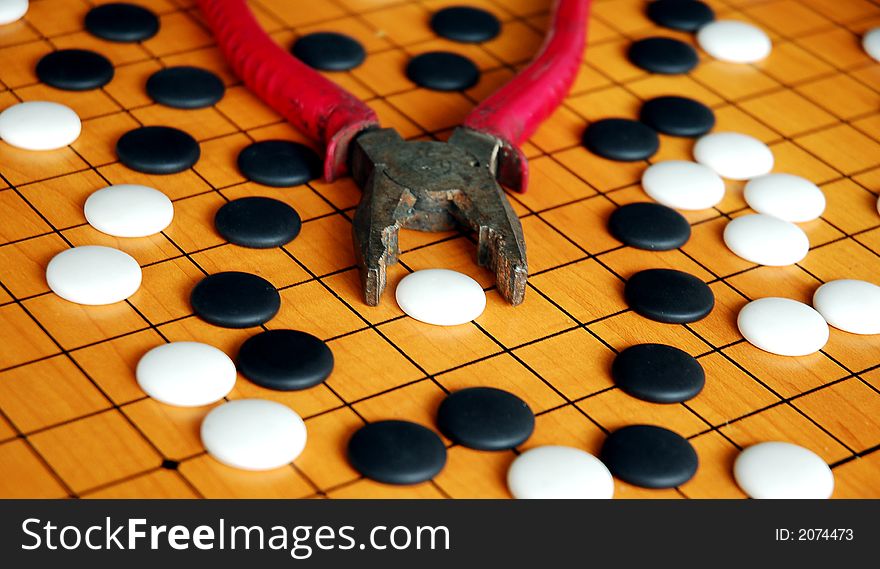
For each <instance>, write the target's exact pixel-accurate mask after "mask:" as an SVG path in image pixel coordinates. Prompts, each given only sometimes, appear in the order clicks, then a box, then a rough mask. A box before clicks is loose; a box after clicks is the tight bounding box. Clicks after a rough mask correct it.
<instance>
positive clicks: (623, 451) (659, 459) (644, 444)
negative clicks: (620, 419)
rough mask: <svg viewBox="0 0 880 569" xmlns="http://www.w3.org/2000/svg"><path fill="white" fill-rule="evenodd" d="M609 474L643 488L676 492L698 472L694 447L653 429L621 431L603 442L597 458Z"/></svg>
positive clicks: (663, 431)
mask: <svg viewBox="0 0 880 569" xmlns="http://www.w3.org/2000/svg"><path fill="white" fill-rule="evenodd" d="M600 457H601V459H602V462H604V463H605V466H607V467H608V470H610V471H611V474H613V475H614V476H616V477H617V478H620V479H621V480H623V481H624V482H628V483H630V484H634V485H636V486H641V487H643V488H675V487H676V486H681V485H682V484H684V483H685V482H687V481H688V480H690V479H691V478H693V476H694V474H696V472H697V467H698V466H699V460H698V459H697V453H696V451H694V447H692V446H691V444H690V443H689V442H688V441H687V439H685V438H683V437H682V436H681V435H679V434H677V433H674V432H672V431H670V430H668V429H664V428H662V427H655V426H653V425H631V426H628V427H623V428H620V429H618V430H616V431H614V432H613V433H611V434H610V435H608V438H606V439H605V443H604V444H603V445H602V452H601V454H600Z"/></svg>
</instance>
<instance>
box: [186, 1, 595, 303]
mask: <svg viewBox="0 0 880 569" xmlns="http://www.w3.org/2000/svg"><path fill="white" fill-rule="evenodd" d="M197 1H198V4H199V7H200V8H201V11H202V13H203V15H204V17H205V21H206V22H207V24H208V26H209V27H210V28H211V30H212V31H213V32H214V35H215V37H216V39H217V43H218V45H219V46H220V49H221V50H222V51H223V53H224V55H225V57H226V60H227V61H228V63H229V64H230V66H231V67H232V68H233V70H234V71H235V72H236V73H237V74H238V76H239V77H241V78H242V80H243V81H244V83H245V84H246V85H247V86H248V87H249V88H250V89H251V90H252V91H253V92H254V93H256V94H257V96H259V97H260V98H261V99H262V100H263V101H264V102H266V103H267V104H268V105H269V106H271V107H272V108H273V109H275V110H276V111H277V112H279V113H280V114H281V115H282V116H283V117H285V118H286V119H287V120H288V121H290V122H291V123H293V124H294V126H296V127H297V128H298V129H300V130H301V131H303V132H305V133H306V134H308V135H310V136H311V137H312V138H314V139H316V140H320V141H322V142H323V143H324V144H325V146H326V154H325V160H324V178H325V179H326V180H327V181H333V180H335V179H337V178H339V177H341V176H344V175H345V174H346V173H348V172H349V171H350V172H351V174H352V176H353V177H354V179H355V181H356V182H357V183H358V184H359V185H360V187H361V188H362V190H363V196H362V198H361V201H360V204H359V205H358V207H357V209H356V211H355V215H354V223H353V240H354V246H355V254H356V258H357V261H358V265H359V268H360V274H361V281H362V285H363V291H364V299H365V301H366V303H367V304H369V305H372V306H375V305H377V304H379V301H380V299H381V295H382V291H383V290H384V289H385V284H386V267H387V266H388V265H390V264H393V263H396V262H397V256H398V253H399V249H398V241H397V234H398V230H399V229H400V228H401V227H403V228H408V229H417V230H420V231H444V230H449V229H452V228H454V227H456V226H457V225H462V226H464V227H467V228H469V229H471V230H473V231H474V232H476V235H477V239H478V245H477V262H478V263H479V264H480V265H481V266H485V267H488V268H489V269H491V270H493V271H494V272H495V277H496V282H497V286H498V290H499V292H500V293H501V295H502V296H503V297H504V298H505V299H506V300H507V301H508V302H510V303H511V304H514V305H516V304H519V303H521V302H522V301H523V298H524V296H525V289H526V280H527V278H528V264H527V262H526V245H525V238H524V237H523V230H522V225H521V224H520V221H519V218H518V217H517V215H516V214H515V213H514V211H513V209H512V208H511V206H510V203H509V202H508V201H507V198H506V196H505V195H504V191H503V190H502V188H501V185H500V184H503V185H505V186H507V187H510V188H512V189H514V190H516V191H520V192H522V191H525V189H526V186H527V184H528V161H527V160H526V157H525V155H524V154H523V153H522V151H521V150H520V149H519V147H518V145H519V144H520V143H522V142H524V141H525V140H526V139H528V137H529V136H531V135H532V133H533V132H534V131H535V130H536V129H537V128H538V126H539V125H540V123H541V122H542V121H543V120H544V119H545V118H547V116H549V115H550V114H551V113H552V112H553V110H554V109H555V108H556V107H557V106H559V104H560V103H561V102H562V100H563V98H564V97H565V95H566V94H567V92H568V90H569V88H570V87H571V84H572V82H573V81H574V77H575V75H576V74H577V71H578V68H579V66H580V62H581V57H582V55H583V51H584V46H585V42H586V34H587V19H588V14H589V7H590V0H557V1H556V4H555V9H554V14H553V21H552V26H551V28H550V31H549V32H548V34H547V37H546V38H545V41H544V44H543V46H542V47H541V49H540V51H539V52H538V53H537V55H536V56H535V58H534V59H533V60H532V62H531V63H530V64H529V65H528V66H526V67H525V68H524V69H523V70H522V71H520V72H519V74H518V75H517V76H516V77H514V78H513V79H512V80H511V81H510V82H508V83H507V84H506V85H504V86H503V87H502V88H501V89H499V90H498V91H496V92H495V93H494V94H493V95H491V96H490V97H488V98H487V99H486V100H484V101H483V102H482V103H480V104H479V105H478V106H477V107H476V108H475V109H474V110H473V111H472V112H471V113H470V114H469V115H468V116H467V118H466V119H465V120H464V122H463V124H462V125H461V126H459V127H458V128H456V129H455V131H454V132H453V134H452V136H451V137H450V138H449V141H448V142H437V141H416V142H408V141H405V140H404V139H403V138H401V136H400V135H399V134H397V132H395V131H394V130H393V129H386V128H381V127H380V126H379V120H378V118H377V116H376V113H375V112H374V111H373V110H372V109H370V108H369V107H368V106H367V105H366V104H364V103H363V102H361V101H360V100H358V99H357V98H356V97H354V96H353V95H351V94H350V93H348V92H347V91H345V90H344V89H342V88H341V87H339V86H338V85H336V84H335V83H333V82H332V81H330V80H328V79H326V78H325V77H323V76H322V75H321V74H319V73H318V72H316V71H314V70H313V69H312V68H310V67H308V66H307V65H305V64H304V63H302V62H301V61H299V60H298V59H296V58H295V57H293V56H292V55H290V54H289V53H287V52H286V51H284V50H283V49H282V48H281V47H279V46H278V45H277V44H276V43H275V42H274V41H272V39H271V38H269V36H268V35H267V34H266V33H265V32H264V31H263V30H262V29H261V27H260V25H259V24H258V23H257V21H256V19H255V18H254V16H253V14H252V13H251V11H250V10H249V9H248V7H247V4H246V2H245V0H197Z"/></svg>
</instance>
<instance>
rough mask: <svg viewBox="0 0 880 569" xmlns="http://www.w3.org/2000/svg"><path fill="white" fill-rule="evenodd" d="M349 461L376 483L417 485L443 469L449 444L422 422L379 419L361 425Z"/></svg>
mask: <svg viewBox="0 0 880 569" xmlns="http://www.w3.org/2000/svg"><path fill="white" fill-rule="evenodd" d="M348 461H349V463H350V464H351V466H352V467H353V468H354V469H355V470H357V471H358V472H360V473H361V474H363V475H364V476H366V477H367V478H369V479H371V480H376V481H377V482H383V483H385V484H418V483H419V482H425V481H427V480H430V479H432V478H434V476H436V475H437V474H438V473H439V472H440V471H441V470H443V466H445V464H446V447H445V446H443V441H442V440H440V437H439V436H437V434H436V433H435V432H434V431H432V430H430V429H428V428H426V427H423V426H422V425H418V424H416V423H410V422H409V421H396V420H392V421H379V422H377V423H370V424H369V425H365V426H363V427H361V428H360V429H358V431H357V432H355V434H354V435H353V436H352V437H351V439H350V440H349V441H348Z"/></svg>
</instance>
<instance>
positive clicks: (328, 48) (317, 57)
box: [291, 32, 367, 71]
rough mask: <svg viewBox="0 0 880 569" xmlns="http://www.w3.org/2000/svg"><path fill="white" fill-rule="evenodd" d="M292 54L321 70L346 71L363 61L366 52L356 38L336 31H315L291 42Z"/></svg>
mask: <svg viewBox="0 0 880 569" xmlns="http://www.w3.org/2000/svg"><path fill="white" fill-rule="evenodd" d="M291 52H293V55H295V56H296V57H297V58H299V59H300V61H302V62H303V63H305V64H306V65H308V66H309V67H313V68H315V69H320V70H321V71H348V70H349V69H354V68H355V67H357V66H358V65H360V64H361V63H363V62H364V59H366V57H367V53H366V52H365V51H364V46H362V45H361V44H360V43H359V42H358V41H357V40H356V39H354V38H352V37H350V36H347V35H344V34H338V33H336V32H315V33H313V34H308V35H305V36H302V37H301V38H299V39H298V40H296V42H294V44H293V48H292V49H291Z"/></svg>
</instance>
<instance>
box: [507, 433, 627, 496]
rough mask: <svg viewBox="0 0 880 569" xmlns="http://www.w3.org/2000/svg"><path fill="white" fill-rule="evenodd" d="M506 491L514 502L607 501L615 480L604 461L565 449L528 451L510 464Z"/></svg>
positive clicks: (611, 494)
mask: <svg viewBox="0 0 880 569" xmlns="http://www.w3.org/2000/svg"><path fill="white" fill-rule="evenodd" d="M507 487H508V489H509V490H510V493H511V494H512V495H513V497H514V498H519V499H528V498H538V499H585V498H601V499H607V498H611V497H612V496H614V479H613V478H612V477H611V473H610V472H609V471H608V468H607V467H606V466H605V465H604V464H603V463H602V461H601V460H599V459H598V458H596V457H595V456H593V455H591V454H590V453H588V452H585V451H582V450H580V449H576V448H572V447H565V446H541V447H535V448H533V449H529V450H527V451H526V452H524V453H522V454H521V455H519V456H518V457H516V459H515V460H514V461H513V462H512V463H511V465H510V468H509V469H508V471H507Z"/></svg>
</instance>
